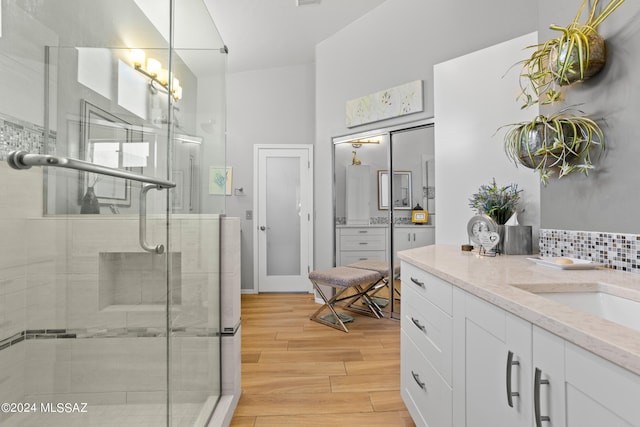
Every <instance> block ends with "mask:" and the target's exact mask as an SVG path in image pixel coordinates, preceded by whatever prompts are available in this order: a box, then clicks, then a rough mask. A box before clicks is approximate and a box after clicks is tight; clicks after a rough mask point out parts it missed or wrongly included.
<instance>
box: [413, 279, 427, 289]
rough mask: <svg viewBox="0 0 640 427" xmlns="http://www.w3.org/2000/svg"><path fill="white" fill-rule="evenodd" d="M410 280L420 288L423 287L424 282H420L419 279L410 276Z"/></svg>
mask: <svg viewBox="0 0 640 427" xmlns="http://www.w3.org/2000/svg"><path fill="white" fill-rule="evenodd" d="M411 281H412V282H413V283H415V284H416V285H418V286H420V287H421V288H424V282H421V281H419V280H418V279H416V278H414V277H412V278H411Z"/></svg>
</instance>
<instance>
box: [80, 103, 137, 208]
mask: <svg viewBox="0 0 640 427" xmlns="http://www.w3.org/2000/svg"><path fill="white" fill-rule="evenodd" d="M81 128H82V143H81V146H80V158H81V159H82V160H85V161H87V162H91V163H95V164H98V165H101V166H107V167H111V168H120V169H129V170H130V169H131V167H132V166H134V165H135V166H139V164H138V163H139V162H138V161H136V160H137V159H138V158H139V157H142V156H141V153H138V151H141V150H142V151H144V149H145V148H146V147H147V146H146V145H144V144H142V146H141V144H133V143H132V141H131V125H130V124H129V123H127V122H125V121H123V120H121V119H120V118H119V117H117V116H115V115H113V114H111V113H109V112H107V111H105V110H103V109H101V108H99V107H97V106H95V105H93V104H91V103H90V102H87V101H83V102H82V122H81ZM144 158H145V160H146V156H145V157H144ZM132 159H135V160H133V161H131V160H132ZM78 186H79V192H78V194H79V199H80V200H79V202H81V201H82V197H83V195H84V194H85V192H86V191H87V189H88V188H93V190H94V192H95V194H96V196H97V198H98V201H99V203H100V204H101V205H111V204H112V205H117V206H130V205H131V182H130V181H129V180H122V179H120V178H114V177H110V176H106V175H100V174H95V173H90V172H84V173H81V174H80V179H79V182H78Z"/></svg>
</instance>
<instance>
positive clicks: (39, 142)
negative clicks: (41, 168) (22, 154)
mask: <svg viewBox="0 0 640 427" xmlns="http://www.w3.org/2000/svg"><path fill="white" fill-rule="evenodd" d="M48 136H49V137H48V139H47V142H45V129H44V128H43V127H42V126H38V125H35V124H33V123H29V122H25V121H23V120H19V119H16V118H13V117H11V116H7V115H5V114H0V160H4V159H5V158H6V157H7V155H8V154H9V153H10V152H12V151H16V150H22V151H28V152H29V153H34V154H36V153H37V154H47V153H55V150H56V132H53V131H49V135H48ZM45 144H46V145H45Z"/></svg>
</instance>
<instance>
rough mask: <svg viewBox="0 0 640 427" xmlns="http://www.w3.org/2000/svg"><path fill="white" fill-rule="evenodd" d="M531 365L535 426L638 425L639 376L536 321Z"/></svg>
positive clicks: (620, 426)
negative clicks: (563, 337) (552, 331)
mask: <svg viewBox="0 0 640 427" xmlns="http://www.w3.org/2000/svg"><path fill="white" fill-rule="evenodd" d="M533 368H534V372H533V377H534V397H533V401H534V406H537V407H538V408H539V410H534V424H533V426H534V427H547V426H551V427H604V426H606V427H631V426H633V427H639V426H640V406H639V405H638V402H639V400H638V399H639V396H640V376H638V375H635V374H633V373H631V372H629V371H627V370H625V369H623V368H621V367H619V366H617V365H614V364H613V363H611V362H608V361H606V360H604V359H603V358H601V357H598V356H596V355H595V354H593V353H591V352H588V351H586V350H584V349H581V348H580V347H578V346H576V345H574V344H572V343H570V342H567V341H565V340H563V339H562V338H560V337H558V336H556V335H553V334H551V333H549V332H547V331H545V330H544V329H541V328H539V327H537V326H533ZM536 382H538V384H535V383H536ZM537 390H539V391H537Z"/></svg>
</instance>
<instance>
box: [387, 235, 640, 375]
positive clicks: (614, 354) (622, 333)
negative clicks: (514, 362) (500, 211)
mask: <svg viewBox="0 0 640 427" xmlns="http://www.w3.org/2000/svg"><path fill="white" fill-rule="evenodd" d="M398 256H399V257H400V259H401V260H403V261H406V262H408V263H410V264H412V265H414V266H416V267H418V268H420V269H422V270H425V271H427V272H429V273H431V274H433V275H435V276H437V277H439V278H441V279H442V280H445V281H447V282H449V283H451V284H452V285H454V286H456V287H458V288H460V289H462V290H464V291H466V292H468V293H470V294H473V295H475V296H477V297H479V298H481V299H483V300H485V301H488V302H490V303H492V304H494V305H496V306H498V307H500V308H502V309H504V310H506V311H508V312H510V313H512V314H514V315H516V316H518V317H520V318H522V319H525V320H527V321H529V322H531V323H532V324H534V325H537V326H539V327H541V328H543V329H546V330H547V331H549V332H552V333H554V334H556V335H558V336H560V337H562V338H564V339H565V340H567V341H570V342H572V343H574V344H576V345H578V346H580V347H582V348H585V349H587V350H589V351H591V352H592V353H595V354H597V355H599V356H601V357H603V358H604V359H607V360H609V361H610V362H612V363H615V364H617V365H619V366H622V367H623V368H625V369H628V370H629V371H632V372H634V373H636V374H638V375H640V331H637V330H634V329H630V328H627V327H624V326H621V325H618V324H617V323H613V322H610V321H608V320H605V319H602V318H599V317H596V316H594V315H591V314H588V313H585V312H582V311H578V310H576V309H573V308H571V307H569V306H566V305H563V304H560V303H558V302H555V301H552V300H550V299H547V298H544V297H541V296H538V295H534V294H532V293H530V292H527V291H526V290H523V289H520V288H518V287H516V286H521V287H524V288H532V289H535V288H538V289H544V291H547V292H548V291H556V292H560V291H563V290H574V291H575V290H579V289H584V290H589V289H593V288H594V287H597V286H600V287H607V286H608V287H610V288H611V289H612V290H614V291H616V292H617V293H618V294H619V295H621V296H623V295H624V296H627V297H629V298H631V299H637V298H639V297H640V274H636V273H627V272H623V271H618V270H613V269H605V268H598V269H594V270H560V269H555V268H550V267H545V266H541V265H537V264H535V263H534V262H532V261H530V260H528V259H527V257H531V255H522V256H519V255H518V256H514V255H500V256H497V257H487V256H480V255H478V254H477V253H476V252H462V251H461V250H460V247H459V246H446V245H433V246H425V247H421V248H416V249H409V250H406V251H401V252H399V253H398ZM512 285H516V286H512Z"/></svg>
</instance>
